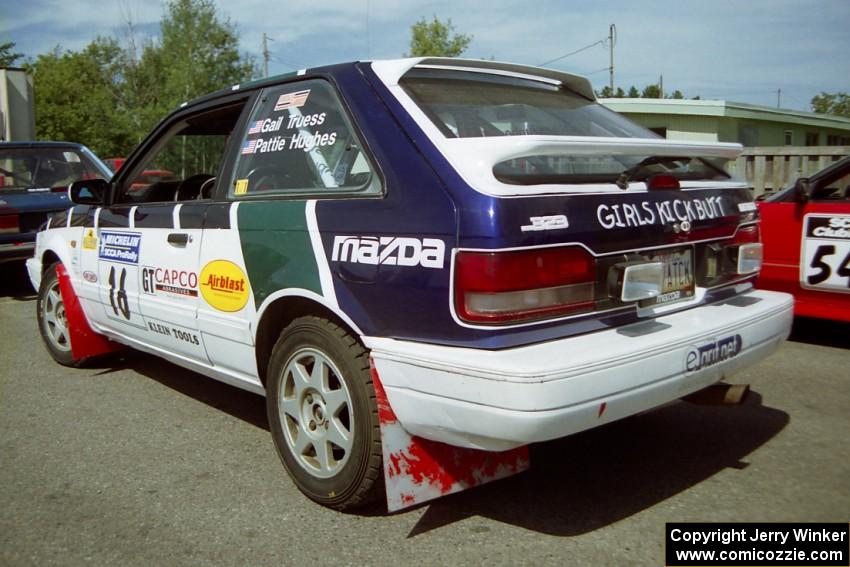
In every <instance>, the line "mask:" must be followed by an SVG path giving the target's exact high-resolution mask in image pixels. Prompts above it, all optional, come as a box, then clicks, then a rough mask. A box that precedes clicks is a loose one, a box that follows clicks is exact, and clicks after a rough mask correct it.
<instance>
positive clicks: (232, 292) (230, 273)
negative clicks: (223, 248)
mask: <svg viewBox="0 0 850 567" xmlns="http://www.w3.org/2000/svg"><path fill="white" fill-rule="evenodd" d="M200 283H201V295H202V296H203V297H204V301H206V302H207V303H209V304H210V305H211V306H212V307H214V308H215V309H218V310H219V311H227V312H231V313H232V312H234V311H239V310H240V309H242V308H243V307H245V305H246V304H247V303H248V293H249V291H250V286H249V284H248V278H247V276H246V275H245V272H243V271H242V268H240V267H239V266H237V265H236V264H234V263H233V262H230V261H228V260H213V261H212V262H210V263H209V264H207V265H206V266H204V269H203V270H201V278H200Z"/></svg>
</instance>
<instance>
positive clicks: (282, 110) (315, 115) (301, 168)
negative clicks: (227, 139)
mask: <svg viewBox="0 0 850 567" xmlns="http://www.w3.org/2000/svg"><path fill="white" fill-rule="evenodd" d="M362 148H363V145H362V144H361V142H360V140H358V138H357V136H356V135H355V133H354V129H353V128H352V126H351V123H350V121H349V119H348V116H347V115H346V113H345V111H344V109H343V107H342V105H341V103H340V101H339V99H338V97H337V95H336V93H335V92H334V89H333V87H332V86H331V85H330V84H329V83H327V82H326V81H323V80H308V81H301V82H297V83H290V84H287V85H282V86H278V87H273V88H270V89H266V90H265V91H264V92H263V93H262V95H261V96H260V98H259V100H258V101H257V104H256V107H255V108H254V112H253V114H252V116H251V118H250V120H249V121H248V125H247V130H246V131H245V133H244V134H243V136H242V138H241V140H240V149H239V152H238V157H237V161H236V167H235V168H234V174H233V180H232V183H231V184H230V190H229V194H230V195H231V196H235V197H257V196H267V195H270V194H272V195H273V194H286V195H292V194H298V195H303V194H310V195H323V194H335V193H346V194H348V193H367V194H369V193H373V192H379V191H380V185H379V182H378V179H377V176H376V175H375V174H374V168H373V167H372V166H371V165H370V163H369V160H368V159H367V157H366V154H365V153H364V152H363V149H362Z"/></svg>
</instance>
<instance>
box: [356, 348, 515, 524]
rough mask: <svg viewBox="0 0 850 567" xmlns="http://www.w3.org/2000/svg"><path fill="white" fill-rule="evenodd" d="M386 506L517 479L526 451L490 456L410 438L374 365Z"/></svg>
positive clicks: (393, 508)
mask: <svg viewBox="0 0 850 567" xmlns="http://www.w3.org/2000/svg"><path fill="white" fill-rule="evenodd" d="M371 372H372V383H373V385H374V387H375V394H376V403H377V406H378V419H379V422H380V426H381V444H382V447H383V457H384V481H385V482H384V484H385V486H386V490H387V508H388V509H389V510H390V511H391V512H394V511H396V510H401V509H402V508H407V507H409V506H413V505H416V504H421V503H422V502H427V501H428V500H432V499H434V498H439V497H440V496H445V495H447V494H452V493H455V492H460V491H462V490H466V489H467V488H472V487H474V486H478V485H479V484H484V483H487V482H491V481H493V480H498V479H502V478H506V477H509V476H513V475H515V474H517V473H520V472H523V471H525V470H527V469H528V468H529V458H528V447H525V446H524V447H517V448H516V449H511V450H509V451H503V452H492V451H480V450H477V449H465V448H462V447H455V446H453V445H447V444H445V443H439V442H437V441H431V440H429V439H423V438H421V437H416V436H413V435H410V433H408V432H407V431H406V430H405V429H404V427H402V425H401V424H400V423H399V421H398V418H397V417H396V415H395V412H394V411H393V409H392V406H391V405H390V402H389V399H388V398H387V394H386V392H385V391H384V387H383V385H382V384H381V380H380V378H379V377H378V372H377V370H376V369H375V365H374V363H373V364H372V367H371Z"/></svg>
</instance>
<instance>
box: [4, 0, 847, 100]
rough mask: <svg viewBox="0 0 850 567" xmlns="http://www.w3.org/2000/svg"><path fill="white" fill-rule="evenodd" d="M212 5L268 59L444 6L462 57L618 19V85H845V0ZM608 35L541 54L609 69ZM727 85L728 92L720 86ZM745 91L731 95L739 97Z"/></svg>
mask: <svg viewBox="0 0 850 567" xmlns="http://www.w3.org/2000/svg"><path fill="white" fill-rule="evenodd" d="M217 8H218V12H219V15H220V16H221V17H222V18H229V19H230V21H231V23H233V24H234V25H236V27H237V31H238V32H239V34H240V39H241V48H242V49H243V50H244V51H246V52H249V53H252V54H254V55H255V56H256V57H257V58H258V60H259V58H260V56H261V43H262V35H263V33H266V34H267V35H268V36H269V37H270V38H272V39H273V41H272V42H270V43H269V48H270V51H271V52H272V60H271V68H272V71H273V72H282V71H288V70H290V69H291V68H292V67H293V66H298V67H301V66H316V65H321V64H327V63H333V62H340V61H349V60H353V59H367V58H390V57H398V56H401V55H402V53H404V52H406V51H407V50H408V43H409V39H410V37H409V34H410V26H411V25H412V24H413V23H414V22H415V21H417V20H418V19H419V18H423V17H424V18H426V19H430V18H431V17H432V16H435V15H436V16H437V17H438V18H440V19H441V20H444V21H445V20H446V19H448V18H451V20H452V23H453V24H454V25H455V28H456V31H457V32H460V33H465V34H471V35H472V36H473V37H474V39H473V41H472V43H471V44H470V46H469V49H468V50H467V55H469V56H472V57H484V58H490V57H493V58H495V59H497V60H504V61H516V62H519V63H527V64H539V63H541V62H543V61H548V60H550V59H554V58H556V57H558V56H560V55H564V54H566V53H570V52H571V51H575V50H577V49H579V48H582V47H584V46H587V45H590V44H592V43H595V42H597V41H599V40H602V39H604V38H606V37H607V35H608V26H609V24H611V23H614V24H616V27H617V42H616V46H615V49H614V67H615V79H616V83H617V85H618V86H623V87H624V88H628V86H630V85H636V86H638V87H640V88H642V87H643V86H645V85H646V84H649V83H651V82H655V81H657V80H658V78H659V76H660V75H663V76H664V83H665V86H666V87H667V86H669V88H670V89H671V90H672V89H679V90H681V91H683V92H684V93H685V94H686V95H690V96H693V95H697V94H699V95H701V96H703V97H709V96H710V97H720V98H730V99H732V100H735V99H736V97H737V99H738V100H742V102H755V103H760V104H775V98H776V97H775V94H776V89H779V88H781V89H782V90H783V93H785V94H784V95H783V100H784V101H789V102H791V101H793V103H794V104H795V105H796V107H798V108H806V107H807V106H808V101H809V99H811V97H812V96H813V95H814V94H817V93H819V92H821V91H830V92H835V91H850V84H849V83H850V79H848V77H850V73H848V72H847V71H848V67H847V62H846V60H847V59H846V54H847V53H848V52H850V34H847V30H846V27H847V23H848V22H850V2H848V1H847V0H819V1H817V2H810V1H808V0H750V1H748V2H731V1H715V2H711V3H706V2H704V1H699V0H678V1H673V0H657V1H654V2H651V3H650V2H634V1H631V0H613V1H610V2H604V3H603V2H597V3H590V4H588V3H586V2H581V3H580V2H576V1H567V2H564V1H558V0H543V1H541V2H535V3H534V4H533V5H532V4H529V3H528V2H521V1H519V0H488V2H487V3H486V6H483V5H482V3H479V2H475V3H455V2H449V1H448V0H431V1H427V0H412V1H410V2H404V3H396V2H390V1H389V0H353V1H349V0H325V1H323V2H321V3H296V2H287V3H285V4H284V3H270V2H268V0H262V1H261V0H220V1H219V2H218V3H217ZM163 9H164V8H163V4H159V3H148V2H142V1H141V0H118V1H116V2H113V3H107V4H103V5H100V4H99V5H98V6H97V8H96V9H93V8H92V3H91V2H89V1H83V0H64V1H59V0H32V1H30V2H22V3H20V4H19V5H18V6H16V10H15V13H14V17H13V18H12V19H8V20H6V21H5V22H0V24H4V25H5V27H4V28H2V27H0V41H15V42H16V43H17V47H16V49H17V50H18V51H24V52H25V53H26V54H27V55H29V56H35V55H37V54H38V53H43V52H45V51H48V50H49V49H50V48H52V47H53V46H54V45H56V44H57V43H59V44H62V46H63V47H64V48H68V49H80V48H82V47H84V46H85V45H86V44H88V43H89V42H90V41H91V40H92V39H94V38H95V37H96V36H97V35H114V36H117V37H119V39H120V38H121V37H122V34H123V33H124V32H125V30H126V22H127V21H128V20H132V21H133V22H135V23H136V24H138V28H139V30H140V33H149V32H150V30H153V29H155V28H156V23H157V22H158V21H159V19H160V18H161V16H162V12H163ZM608 61H609V52H608V49H607V44H606V45H596V46H593V47H592V48H590V49H587V50H585V51H582V52H581V53H577V54H575V55H573V56H570V57H567V58H565V59H563V60H560V61H557V62H555V63H552V66H553V67H555V68H558V69H562V70H566V71H570V72H576V73H580V74H588V75H589V78H590V79H591V81H592V82H593V83H594V85H596V86H597V87H601V86H603V85H605V84H607V83H608V73H607V67H608V65H609V62H608ZM732 95H734V96H732ZM742 97H743V98H742Z"/></svg>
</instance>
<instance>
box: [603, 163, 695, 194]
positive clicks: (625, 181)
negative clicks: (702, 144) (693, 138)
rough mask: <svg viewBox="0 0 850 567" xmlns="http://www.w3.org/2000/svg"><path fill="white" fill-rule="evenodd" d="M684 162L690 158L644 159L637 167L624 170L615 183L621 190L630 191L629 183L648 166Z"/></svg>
mask: <svg viewBox="0 0 850 567" xmlns="http://www.w3.org/2000/svg"><path fill="white" fill-rule="evenodd" d="M682 160H686V161H687V160H690V158H687V157H681V156H649V157H648V158H644V159H642V160H641V161H639V162H638V163H636V164H635V165H633V166H631V167H630V168H628V169H626V170H623V172H622V173H621V174H620V176H619V177H617V181H615V182H614V183H616V185H617V187H619V188H620V189H628V188H629V181H631V180H632V178H633V177H634V176H635V174H636V173H637V172H639V171H640V170H641V169H643V168H644V167H646V166H647V165H655V164H658V163H672V162H677V161H682Z"/></svg>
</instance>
